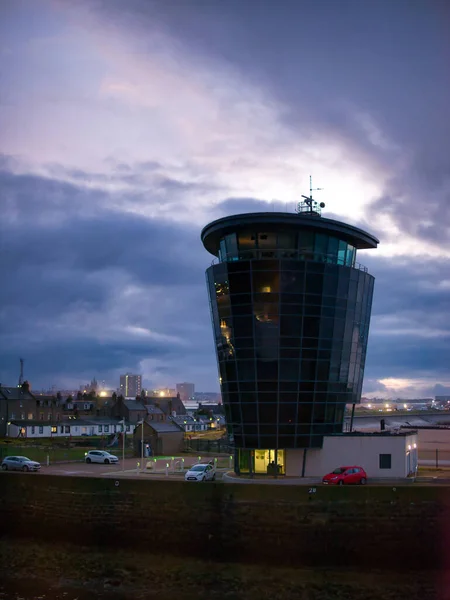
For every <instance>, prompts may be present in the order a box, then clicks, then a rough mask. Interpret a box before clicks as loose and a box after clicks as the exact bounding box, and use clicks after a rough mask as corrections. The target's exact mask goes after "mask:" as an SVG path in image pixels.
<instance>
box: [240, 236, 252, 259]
mask: <svg viewBox="0 0 450 600" xmlns="http://www.w3.org/2000/svg"><path fill="white" fill-rule="evenodd" d="M238 246H239V258H240V259H241V260H249V259H252V258H256V233H255V232H254V231H241V232H240V233H239V234H238Z"/></svg>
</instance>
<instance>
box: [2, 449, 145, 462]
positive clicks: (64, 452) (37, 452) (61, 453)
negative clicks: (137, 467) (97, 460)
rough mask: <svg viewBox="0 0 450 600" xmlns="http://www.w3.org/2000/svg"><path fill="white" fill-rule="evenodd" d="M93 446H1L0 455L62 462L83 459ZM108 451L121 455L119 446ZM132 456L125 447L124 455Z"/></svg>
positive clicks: (129, 450)
mask: <svg viewBox="0 0 450 600" xmlns="http://www.w3.org/2000/svg"><path fill="white" fill-rule="evenodd" d="M92 449H93V448H51V447H49V446H44V447H33V446H29V445H27V446H8V447H7V448H6V449H5V448H4V447H3V448H1V453H0V457H1V458H2V459H3V458H4V457H5V456H15V455H16V456H26V457H27V458H30V459H31V460H36V461H38V462H40V463H42V464H45V463H46V462H47V456H48V457H49V460H50V463H54V462H64V461H72V460H84V456H85V452H87V451H88V450H92ZM107 450H108V452H111V454H115V455H116V456H118V457H119V458H120V457H121V456H122V449H121V448H117V447H115V448H108V449H107ZM131 456H133V450H132V449H131V448H125V457H126V458H129V457H131Z"/></svg>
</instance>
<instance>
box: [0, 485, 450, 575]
mask: <svg viewBox="0 0 450 600" xmlns="http://www.w3.org/2000/svg"><path fill="white" fill-rule="evenodd" d="M448 523H450V488H447V487H444V486H442V487H441V486H439V487H438V486H436V487H425V486H408V487H399V488H392V487H387V486H382V487H381V486H380V487H373V486H366V487H344V488H341V487H336V488H330V487H317V488H315V492H314V491H313V490H309V489H308V488H307V487H303V486H301V487H300V486H299V487H296V486H287V485H284V486H268V485H258V484H251V485H231V484H230V485H226V484H222V483H217V484H204V485H203V484H186V483H184V482H174V481H168V482H165V481H138V480H124V479H121V480H117V481H115V480H112V479H111V480H110V479H95V478H81V477H55V476H50V475H43V474H27V475H22V474H2V475H1V476H0V528H1V532H2V533H3V534H7V535H8V536H14V537H16V538H27V537H28V538H32V539H36V540H42V541H46V542H52V541H55V542H70V543H75V544H81V545H92V546H102V545H108V546H113V547H116V548H133V549H134V550H137V551H145V552H149V553H155V554H158V553H161V554H166V555H173V556H190V557H197V558H200V559H207V560H213V561H217V562H239V563H254V564H261V565H262V564H269V565H280V566H294V567H307V566H315V567H317V566H321V567H330V568H334V567H339V566H345V567H348V568H351V567H355V568H367V569H374V568H379V569H388V570H398V571H401V570H414V569H421V570H424V569H425V570H426V569H430V570H443V569H446V567H447V560H448V559H447V555H448V553H447V550H446V549H447V546H448V541H450V536H449V525H448Z"/></svg>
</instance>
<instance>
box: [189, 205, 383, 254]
mask: <svg viewBox="0 0 450 600" xmlns="http://www.w3.org/2000/svg"><path fill="white" fill-rule="evenodd" d="M261 227H263V228H265V229H268V230H269V229H270V230H271V231H286V230H288V229H290V230H293V231H298V230H310V231H311V230H312V231H318V232H319V233H328V234H334V235H335V236H336V237H338V238H339V239H342V240H345V241H347V242H349V243H350V244H352V246H354V247H355V248H357V249H358V250H361V249H367V248H376V247H377V245H378V244H379V243H380V241H379V240H378V238H376V237H375V236H374V235H372V234H371V233H368V232H367V231H364V230H362V229H359V228H358V227H354V226H353V225H348V224H347V223H343V222H342V221H335V220H334V219H326V218H324V217H319V216H312V215H309V214H307V213H299V214H297V213H280V212H273V213H271V212H258V213H243V214H240V215H231V216H229V217H222V218H221V219H217V220H216V221H212V222H211V223H209V224H208V225H206V227H204V228H203V230H202V232H201V240H202V242H203V245H204V246H205V248H206V250H208V252H210V253H211V254H213V255H214V256H217V255H218V253H219V244H220V240H221V239H222V238H223V237H224V236H225V235H228V234H229V233H236V232H238V231H242V230H245V231H248V230H249V229H250V230H251V229H252V228H255V229H259V228H261Z"/></svg>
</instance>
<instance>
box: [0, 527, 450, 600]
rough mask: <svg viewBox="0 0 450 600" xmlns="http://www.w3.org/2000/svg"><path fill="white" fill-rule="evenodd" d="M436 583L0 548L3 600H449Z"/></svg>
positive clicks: (75, 550)
mask: <svg viewBox="0 0 450 600" xmlns="http://www.w3.org/2000/svg"><path fill="white" fill-rule="evenodd" d="M136 535H139V532H136ZM441 580H442V577H441V576H440V575H439V573H433V572H430V571H428V572H426V573H420V572H417V571H416V572H414V573H402V574H398V573H395V572H386V571H384V572H380V571H372V572H354V571H353V572H352V571H350V570H348V571H347V570H345V569H340V570H333V571H331V570H313V569H305V570H302V569H281V568H270V567H269V568H262V567H257V566H252V565H242V566H241V565H238V564H231V563H230V564H223V563H207V562H204V561H199V560H193V559H189V558H186V559H181V558H172V557H165V556H158V555H155V554H142V553H135V552H131V551H123V550H120V551H117V550H115V549H114V548H110V549H106V550H105V549H101V550H97V549H93V548H92V547H89V548H88V547H86V548H83V547H79V546H73V545H69V544H46V543H45V544H43V543H40V542H36V541H29V540H23V539H22V540H13V539H9V538H3V539H2V540H0V598H2V600H10V599H11V600H12V599H14V600H18V599H19V598H21V599H23V600H37V599H40V600H57V599H62V600H94V599H95V598H100V599H101V598H105V599H106V598H108V599H111V600H125V599H132V598H135V599H145V598H148V599H149V600H152V599H158V600H172V599H177V600H203V599H205V600H206V599H211V598H226V599H230V600H234V599H236V600H241V599H242V600H244V599H245V600H266V599H267V600H269V599H270V600H341V599H342V600H343V599H346V600H379V599H380V598H382V599H383V600H403V599H405V600H424V599H426V600H434V599H436V600H444V599H445V600H446V599H447V598H450V593H449V595H448V596H447V594H446V591H445V589H444V587H443V585H442V583H441Z"/></svg>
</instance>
